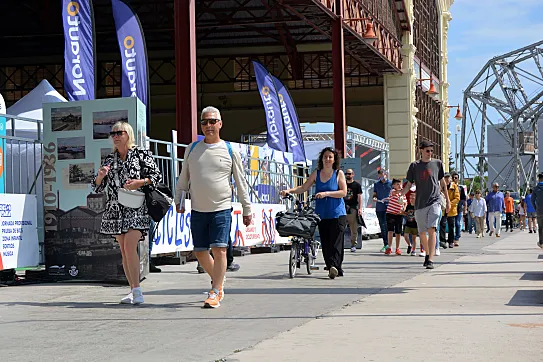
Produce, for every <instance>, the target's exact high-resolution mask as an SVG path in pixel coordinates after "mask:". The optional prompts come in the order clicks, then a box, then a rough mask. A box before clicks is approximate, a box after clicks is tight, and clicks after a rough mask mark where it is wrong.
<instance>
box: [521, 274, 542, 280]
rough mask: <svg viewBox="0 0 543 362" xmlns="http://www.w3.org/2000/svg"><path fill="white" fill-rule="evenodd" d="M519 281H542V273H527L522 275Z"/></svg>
mask: <svg viewBox="0 0 543 362" xmlns="http://www.w3.org/2000/svg"><path fill="white" fill-rule="evenodd" d="M520 280H532V281H541V280H543V272H529V273H524V275H523V276H522V277H521V278H520Z"/></svg>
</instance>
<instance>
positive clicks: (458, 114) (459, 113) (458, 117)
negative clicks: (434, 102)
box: [445, 104, 464, 121]
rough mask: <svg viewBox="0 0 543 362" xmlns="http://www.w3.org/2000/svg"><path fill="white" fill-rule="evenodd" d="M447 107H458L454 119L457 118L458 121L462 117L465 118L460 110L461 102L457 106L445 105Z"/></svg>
mask: <svg viewBox="0 0 543 362" xmlns="http://www.w3.org/2000/svg"><path fill="white" fill-rule="evenodd" d="M445 107H447V108H456V115H455V116H454V119H456V120H457V121H460V120H461V119H462V118H464V117H463V116H462V112H460V104H459V105H457V106H445Z"/></svg>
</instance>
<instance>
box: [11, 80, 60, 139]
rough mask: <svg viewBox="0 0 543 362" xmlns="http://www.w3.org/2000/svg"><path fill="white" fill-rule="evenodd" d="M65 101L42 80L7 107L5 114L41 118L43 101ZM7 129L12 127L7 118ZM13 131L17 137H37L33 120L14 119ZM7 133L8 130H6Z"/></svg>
mask: <svg viewBox="0 0 543 362" xmlns="http://www.w3.org/2000/svg"><path fill="white" fill-rule="evenodd" d="M54 102H67V100H66V98H64V97H63V96H62V95H61V94H60V93H59V92H57V91H56V90H55V88H53V86H52V85H51V84H50V83H49V82H48V81H47V80H45V79H44V80H42V81H41V82H40V84H38V86H37V87H36V88H34V89H33V90H32V91H30V92H29V93H28V94H27V95H26V96H24V97H23V98H21V99H19V100H18V101H17V103H15V104H14V105H12V106H11V107H9V108H8V109H7V112H6V113H7V114H9V115H11V116H19V117H21V118H31V119H37V120H40V121H41V120H43V113H42V108H43V103H54ZM6 128H7V129H8V130H10V129H12V124H11V122H10V121H9V120H8V122H7V127H6ZM15 132H16V136H17V137H23V138H34V139H36V138H37V135H38V126H37V124H36V123H34V122H29V121H23V120H20V119H18V120H15ZM8 134H10V132H9V131H8Z"/></svg>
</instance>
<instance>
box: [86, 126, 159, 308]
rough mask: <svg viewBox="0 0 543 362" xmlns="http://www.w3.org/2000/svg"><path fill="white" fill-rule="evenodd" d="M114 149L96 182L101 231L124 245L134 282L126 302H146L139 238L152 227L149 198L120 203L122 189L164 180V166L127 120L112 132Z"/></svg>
mask: <svg viewBox="0 0 543 362" xmlns="http://www.w3.org/2000/svg"><path fill="white" fill-rule="evenodd" d="M109 134H110V137H111V139H112V141H113V152H112V153H111V154H110V155H108V156H107V157H106V159H105V160H104V164H103V165H102V167H100V169H99V170H98V175H97V176H96V178H95V180H94V181H93V183H92V187H93V189H94V191H95V192H104V191H105V193H106V197H107V204H106V210H105V211H104V214H103V216H102V224H101V228H100V232H101V233H103V234H108V235H112V236H113V237H115V239H116V240H117V242H118V243H119V245H120V248H121V255H122V261H123V269H124V273H125V275H126V279H127V280H128V283H129V284H130V289H131V291H130V293H129V294H128V295H127V296H126V297H124V298H123V299H121V303H123V304H141V303H143V294H142V291H141V288H140V262H139V257H138V252H137V247H138V242H139V240H141V238H142V237H144V236H145V235H146V233H147V231H148V230H149V226H150V218H149V215H148V213H147V205H146V204H145V202H144V203H143V204H142V205H141V206H140V207H139V208H137V209H134V208H129V207H125V206H123V205H121V204H120V203H119V189H121V188H125V189H127V190H139V191H143V190H142V188H143V187H147V186H148V187H150V188H152V187H153V185H156V184H157V183H158V182H160V181H161V179H162V176H161V174H160V170H159V169H158V166H157V165H156V163H155V161H154V160H153V157H152V154H151V152H150V151H148V150H143V149H140V148H138V147H137V146H136V145H135V139H134V130H133V129H132V126H130V124H128V123H126V122H117V123H116V124H115V125H113V127H112V128H111V132H110V133H109Z"/></svg>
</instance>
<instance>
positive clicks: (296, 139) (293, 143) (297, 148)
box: [271, 75, 306, 163]
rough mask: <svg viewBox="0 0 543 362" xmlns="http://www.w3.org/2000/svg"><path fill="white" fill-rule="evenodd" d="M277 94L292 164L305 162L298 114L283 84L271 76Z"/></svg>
mask: <svg viewBox="0 0 543 362" xmlns="http://www.w3.org/2000/svg"><path fill="white" fill-rule="evenodd" d="M271 78H272V80H273V82H274V84H275V89H276V90H277V94H278V96H279V106H280V107H281V115H282V116H283V127H284V130H285V137H286V141H287V147H288V151H289V152H292V153H293V156H294V162H303V163H305V162H306V158H305V148H304V141H303V138H302V130H301V129H300V123H299V122H298V113H297V112H296V107H295V106H294V102H292V98H291V97H290V93H289V91H288V89H287V88H286V87H285V85H284V84H283V82H281V81H280V80H279V79H277V78H276V77H274V76H273V75H272V76H271Z"/></svg>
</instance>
